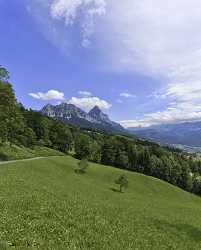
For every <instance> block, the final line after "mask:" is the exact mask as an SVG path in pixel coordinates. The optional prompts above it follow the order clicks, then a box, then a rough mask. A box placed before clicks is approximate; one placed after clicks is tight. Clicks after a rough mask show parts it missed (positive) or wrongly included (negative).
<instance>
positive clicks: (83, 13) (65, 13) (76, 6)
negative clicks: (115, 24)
mask: <svg viewBox="0 0 201 250" xmlns="http://www.w3.org/2000/svg"><path fill="white" fill-rule="evenodd" d="M105 11H106V1H105V0H54V1H53V2H52V3H51V4H50V13H51V16H52V18H54V19H58V20H64V21H65V25H66V26H69V25H73V24H74V23H75V22H77V23H79V18H80V17H82V21H81V23H80V24H79V25H80V28H81V33H82V45H83V46H84V47H88V46H89V45H90V37H91V35H92V34H93V31H94V23H95V19H96V18H97V17H101V16H103V15H104V14H105Z"/></svg>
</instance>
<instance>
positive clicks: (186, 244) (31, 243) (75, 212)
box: [0, 157, 201, 250]
mask: <svg viewBox="0 0 201 250" xmlns="http://www.w3.org/2000/svg"><path fill="white" fill-rule="evenodd" d="M76 162H77V161H76V160H75V159H73V158H71V157H54V158H49V159H40V160H35V161H30V162H18V163H12V164H10V165H5V166H4V165H2V166H1V167H0V221H1V223H0V240H1V245H0V249H3V246H5V249H7V248H6V245H8V244H9V245H13V247H12V249H58V250H62V249H70V250H73V249H82V250H83V249H87V250H89V249H94V250H99V249H100V250H107V249H108V250H122V249H125V250H129V249H132V250H133V249H139V250H141V249H146V250H148V249H156V250H162V249H177V250H179V249H181V250H189V249H191V250H193V249H201V216H200V215H201V199H200V198H199V197H196V196H194V195H191V194H189V193H187V192H184V191H182V190H180V189H178V188H176V187H174V186H171V185H169V184H167V183H165V182H162V181H160V180H157V179H154V178H151V177H146V176H143V175H140V174H136V173H131V172H127V176H128V178H129V183H130V187H129V189H128V190H127V191H126V192H125V193H124V194H120V193H119V192H117V191H114V190H113V189H114V188H115V184H113V183H114V179H115V178H116V177H117V176H118V175H119V174H120V173H122V172H123V171H122V170H119V169H115V168H111V167H105V166H102V165H97V164H91V165H90V168H89V170H88V173H87V174H86V175H77V174H75V173H74V169H75V167H76Z"/></svg>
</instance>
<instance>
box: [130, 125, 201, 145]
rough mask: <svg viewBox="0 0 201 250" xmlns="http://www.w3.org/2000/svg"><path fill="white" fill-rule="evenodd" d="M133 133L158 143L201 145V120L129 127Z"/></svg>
mask: <svg viewBox="0 0 201 250" xmlns="http://www.w3.org/2000/svg"><path fill="white" fill-rule="evenodd" d="M129 131H131V132H132V134H135V135H137V136H139V137H141V138H145V139H149V140H152V141H155V142H158V143H163V144H171V145H174V146H180V147H182V145H183V146H189V147H201V121H198V122H185V123H178V124H166V125H158V126H151V127H148V128H129Z"/></svg>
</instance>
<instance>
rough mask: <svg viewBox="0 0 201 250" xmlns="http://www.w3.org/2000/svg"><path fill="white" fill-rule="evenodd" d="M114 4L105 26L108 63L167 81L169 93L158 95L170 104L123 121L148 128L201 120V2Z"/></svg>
mask: <svg viewBox="0 0 201 250" xmlns="http://www.w3.org/2000/svg"><path fill="white" fill-rule="evenodd" d="M109 2H110V5H109V7H110V8H108V12H107V16H106V17H107V19H106V21H105V22H106V23H107V25H105V27H106V30H104V32H105V33H107V34H109V35H108V36H106V37H104V36H103V39H102V40H100V42H101V43H102V44H103V46H102V47H101V50H102V53H103V54H104V59H105V60H106V61H107V62H108V63H107V66H108V65H109V66H111V68H110V70H116V71H124V72H125V71H132V72H138V73H141V74H146V75H150V76H152V77H156V78H160V79H162V81H163V82H164V86H163V91H162V93H161V91H160V90H159V93H160V95H157V96H156V98H158V102H159V101H165V102H166V103H168V102H169V105H167V108H166V109H164V110H162V111H156V112H154V113H148V114H145V115H144V117H142V119H133V120H128V121H123V122H122V124H123V125H125V126H131V125H132V126H138V125H142V126H148V125H153V124H160V123H170V122H182V121H191V120H201V98H200V96H201V70H200V69H201V33H200V24H201V2H198V1H197V0H191V1H189V0H174V1H173V0H170V1H161V0H141V1H137V0H136V1H131V0H125V1H122V2H121V3H119V4H115V1H113V0H111V1H109ZM106 23H105V24H106ZM102 35H103V34H100V36H99V38H101V37H102ZM100 46H101V45H100ZM108 51H110V53H108ZM159 97H160V98H161V100H159ZM153 98H155V97H154V96H153ZM159 105H160V103H159Z"/></svg>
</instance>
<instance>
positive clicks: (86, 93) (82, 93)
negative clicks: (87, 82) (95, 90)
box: [78, 91, 92, 97]
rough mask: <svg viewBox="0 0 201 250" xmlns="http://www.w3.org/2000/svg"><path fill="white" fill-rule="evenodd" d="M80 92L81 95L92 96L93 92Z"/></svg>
mask: <svg viewBox="0 0 201 250" xmlns="http://www.w3.org/2000/svg"><path fill="white" fill-rule="evenodd" d="M78 94H79V95H80V96H81V97H90V96H92V93H91V92H89V91H79V92H78Z"/></svg>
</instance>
